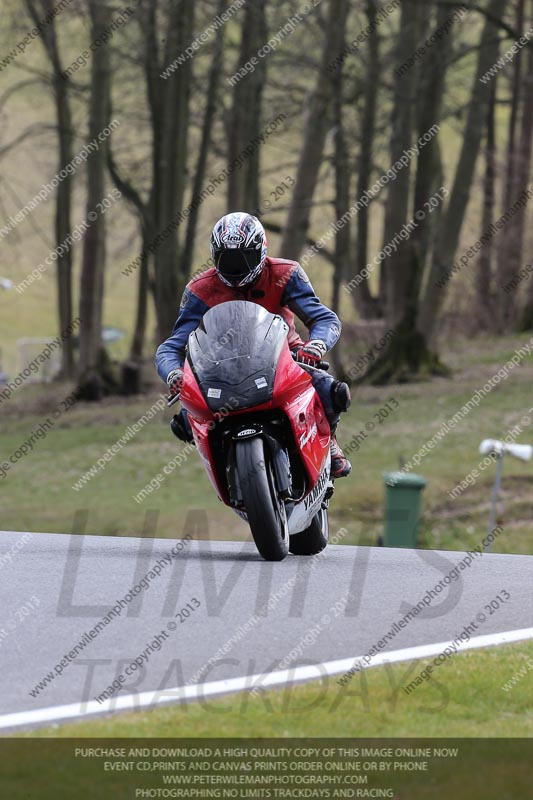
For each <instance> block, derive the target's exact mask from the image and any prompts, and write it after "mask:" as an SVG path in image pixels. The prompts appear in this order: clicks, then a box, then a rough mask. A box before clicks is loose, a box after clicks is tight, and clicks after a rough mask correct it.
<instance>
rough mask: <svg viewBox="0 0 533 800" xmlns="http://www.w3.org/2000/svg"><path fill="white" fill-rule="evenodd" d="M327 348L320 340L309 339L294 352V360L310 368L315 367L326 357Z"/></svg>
mask: <svg viewBox="0 0 533 800" xmlns="http://www.w3.org/2000/svg"><path fill="white" fill-rule="evenodd" d="M327 350H328V348H327V347H326V345H325V344H324V342H323V341H322V340H321V339H311V340H310V341H308V342H306V343H305V344H303V345H302V346H301V347H299V348H298V350H297V351H296V360H297V361H299V362H300V363H301V364H308V365H309V366H310V367H317V366H318V365H319V364H320V362H321V361H322V359H323V357H324V356H325V355H326V353H327Z"/></svg>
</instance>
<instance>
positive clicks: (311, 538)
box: [289, 508, 329, 556]
mask: <svg viewBox="0 0 533 800" xmlns="http://www.w3.org/2000/svg"><path fill="white" fill-rule="evenodd" d="M328 539H329V520H328V510H327V508H321V509H320V511H319V512H318V513H317V514H316V515H315V516H314V517H313V519H312V520H311V524H310V525H309V527H308V528H306V529H305V530H304V531H302V532H301V533H294V534H293V535H292V536H291V537H290V544H289V550H290V551H291V553H294V555H295V556H314V555H316V554H317V553H321V552H322V550H324V548H325V546H326V545H327V543H328Z"/></svg>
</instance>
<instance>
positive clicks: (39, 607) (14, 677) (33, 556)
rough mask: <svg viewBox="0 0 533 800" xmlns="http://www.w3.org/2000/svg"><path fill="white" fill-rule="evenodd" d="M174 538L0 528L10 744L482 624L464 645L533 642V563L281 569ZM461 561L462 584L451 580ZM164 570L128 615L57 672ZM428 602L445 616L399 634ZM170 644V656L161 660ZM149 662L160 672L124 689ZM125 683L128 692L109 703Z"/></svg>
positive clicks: (436, 641)
mask: <svg viewBox="0 0 533 800" xmlns="http://www.w3.org/2000/svg"><path fill="white" fill-rule="evenodd" d="M176 542H179V540H176V541H173V540H168V539H138V538H126V537H124V538H113V537H99V536H68V535H62V534H38V533H34V534H22V533H10V532H0V665H1V667H0V668H1V674H2V681H1V682H0V732H1V733H3V734H10V733H12V732H14V731H16V730H18V729H21V728H26V727H32V726H38V725H45V724H50V723H51V722H58V721H61V720H69V719H77V718H80V717H84V716H93V715H98V714H103V713H109V712H110V711H116V710H125V709H132V708H138V707H146V706H149V705H152V704H153V703H167V702H179V701H180V700H181V701H183V698H188V699H197V700H198V699H200V700H202V699H203V698H204V697H207V696H210V695H216V694H219V693H222V692H227V691H235V690H243V689H247V688H248V689H249V688H251V687H252V686H255V685H257V684H259V685H261V686H263V687H268V686H275V685H282V684H286V683H287V682H299V681H301V680H308V679H312V678H315V679H316V678H317V677H319V676H320V675H322V676H324V675H329V676H335V677H333V678H331V677H330V678H329V679H330V680H332V681H334V680H336V679H338V677H339V674H340V673H343V672H345V671H346V669H347V668H349V666H350V664H352V663H353V661H354V659H355V658H357V657H361V656H363V655H365V654H367V653H368V652H369V650H370V649H371V648H372V647H373V646H374V645H376V643H378V642H379V641H380V640H381V642H382V644H381V645H380V646H379V648H378V650H377V652H376V655H375V657H374V658H373V659H372V661H371V663H370V666H374V665H377V664H379V663H384V662H386V661H390V662H395V661H402V660H406V659H410V658H413V657H415V656H417V657H418V656H424V655H431V654H432V653H434V654H437V653H440V652H441V651H442V649H443V648H444V647H445V646H446V643H448V642H451V641H452V640H454V639H456V637H458V636H459V635H460V634H461V632H462V631H464V629H465V626H466V625H469V624H470V623H471V622H476V626H477V627H476V631H475V633H473V634H472V638H471V639H470V641H469V642H467V641H466V636H465V637H464V641H463V642H462V643H461V645H460V647H461V649H462V648H463V647H464V648H465V649H467V648H469V647H476V646H484V645H491V644H499V643H502V642H505V641H518V640H522V639H526V638H533V628H531V627H530V626H531V601H532V599H533V556H514V555H496V554H487V553H484V554H478V555H476V556H472V557H471V559H470V561H468V557H467V555H466V554H464V553H459V552H438V551H422V550H402V549H389V548H368V547H349V546H342V545H330V546H329V547H328V548H327V550H326V551H325V553H323V554H321V555H320V556H319V557H314V558H305V557H295V556H289V557H288V558H287V559H286V560H285V561H283V562H281V563H275V564H269V563H266V562H264V561H262V560H261V558H260V557H259V555H258V554H257V552H256V550H255V547H254V545H253V544H252V543H250V542H245V543H237V542H217V541H192V540H191V541H183V542H181V544H179V545H178V548H177V549H178V550H179V551H180V552H179V553H178V554H177V555H176V554H175V555H173V556H170V554H171V550H172V548H173V547H174V546H175V545H176ZM169 556H170V558H168V557H169ZM465 559H466V562H468V564H466V562H465ZM459 562H463V563H464V564H465V567H466V568H465V569H464V570H462V571H460V570H457V571H456V572H455V573H454V574H455V575H458V576H459V578H458V579H457V580H454V579H450V578H445V576H446V575H448V576H449V575H450V573H451V571H452V570H454V567H456V566H457V565H458V563H459ZM157 563H159V565H160V570H159V574H154V573H153V572H152V573H151V574H152V576H153V577H151V578H150V579H149V580H148V581H145V585H144V587H143V586H141V591H140V592H139V593H138V594H137V595H135V596H134V595H133V594H130V595H129V597H130V600H129V601H127V602H126V601H125V602H124V606H123V608H122V609H121V613H120V616H117V617H114V618H112V619H111V621H110V622H109V624H107V625H105V626H101V630H100V632H98V633H97V635H96V636H95V637H94V638H90V637H85V641H86V642H87V643H86V645H85V646H84V647H83V648H82V649H80V652H79V654H74V657H73V658H72V659H71V660H67V661H64V662H63V663H64V666H63V667H61V666H59V667H58V669H57V670H56V669H55V667H56V665H60V662H61V660H62V659H64V658H65V656H66V655H67V654H69V652H72V651H73V647H74V646H75V645H77V644H78V643H80V640H82V638H83V636H84V633H86V632H90V631H93V630H94V627H95V626H96V625H97V623H98V622H99V621H100V620H101V619H102V618H103V617H105V616H106V615H107V614H108V612H109V610H110V609H111V608H112V607H113V606H114V605H115V604H116V603H117V601H118V600H120V599H123V600H124V599H125V598H126V597H127V596H128V593H129V592H130V591H131V590H132V588H134V587H136V586H137V587H138V586H140V585H141V584H140V581H141V580H142V579H143V577H145V576H147V575H148V574H149V573H150V570H151V568H152V567H153V566H154V565H156V564H157ZM163 565H164V566H163ZM441 581H442V582H443V586H444V588H442V590H440V591H439V592H438V593H437V592H436V590H435V587H436V586H437V585H438V584H439V582H441ZM444 584H445V585H444ZM429 591H433V592H434V593H435V597H434V598H433V599H432V600H431V604H430V605H429V606H428V607H427V608H426V607H425V606H424V610H423V611H421V612H420V613H419V614H417V615H416V616H415V617H414V618H412V619H410V620H409V621H408V622H407V623H406V624H404V625H402V626H401V627H400V626H399V625H398V622H399V621H400V620H401V619H402V618H404V616H405V614H406V613H407V612H408V610H409V609H410V608H412V607H413V606H416V605H417V604H419V602H420V601H421V600H422V598H423V597H424V596H426V597H427V596H428V595H427V594H426V593H427V592H429ZM507 594H508V595H509V596H510V597H509V599H504V598H505V597H506V595H507ZM497 596H500V601H495V602H494V603H493V606H498V607H497V608H496V609H495V610H494V608H493V610H491V609H490V608H487V606H490V604H491V601H493V600H495V598H496V597H497ZM193 598H196V599H193ZM269 600H270V608H268V607H267V604H268V603H269ZM182 609H186V610H188V612H189V614H188V615H187V614H186V613H185V611H183V612H182ZM178 612H180V613H181V616H178V617H177V616H176V614H177V613H178ZM393 630H394V631H395V632H394V633H392V631H393ZM387 632H389V637H386V636H385V634H386V633H387ZM156 636H159V640H160V643H161V649H159V650H157V649H156V648H157V646H158V645H153V647H152V649H151V651H148V650H147V648H148V646H149V645H150V644H151V643H152V644H153V642H154V640H155V637H156ZM384 639H385V643H384V644H383V640H384ZM217 651H218V653H217ZM291 651H292V654H291ZM143 652H144V653H145V656H146V658H148V661H146V660H145V659H142V666H140V667H139V668H138V669H136V670H134V671H132V670H130V673H129V676H128V677H127V678H126V677H125V674H124V673H125V670H126V669H128V668H129V665H130V664H131V662H133V661H134V659H136V658H138V657H139V656H140V654H142V653H143ZM215 654H216V655H217V662H216V664H213V662H211V663H210V659H212V658H213V657H214V656H215ZM49 673H54V678H53V679H52V680H50V681H49V682H48V683H47V684H46V685H45V686H44V687H43V688H41V689H40V690H39V691H38V692H36V689H35V687H36V685H37V684H38V683H39V682H40V681H42V680H43V678H44V677H45V676H46V675H47V674H49ZM58 673H60V674H58ZM118 675H123V676H124V680H123V682H122V684H121V691H120V692H117V693H115V694H114V695H113V696H112V697H110V698H109V699H107V700H106V701H105V702H102V703H98V701H97V700H95V698H96V697H97V696H98V695H101V693H102V692H104V691H105V690H106V689H107V687H108V686H109V685H110V684H111V683H112V682H113V681H114V680H115V679H116V678H117V676H118ZM260 675H268V678H266V679H265V678H260V679H258V678H257V677H254V676H260ZM199 676H202V677H199ZM165 690H166V692H165ZM31 691H33V692H34V693H35V696H32V694H31V693H30V692H31ZM117 698H118V699H117Z"/></svg>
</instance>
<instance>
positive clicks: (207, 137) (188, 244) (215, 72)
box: [180, 0, 227, 281]
mask: <svg viewBox="0 0 533 800" xmlns="http://www.w3.org/2000/svg"><path fill="white" fill-rule="evenodd" d="M226 4H227V0H219V5H218V14H219V15H220V14H222V13H223V12H224V9H225V8H226ZM223 45H224V28H223V27H222V26H220V27H219V28H218V30H217V32H216V38H215V44H214V50H213V60H212V61H211V67H210V69H209V76H208V79H207V97H206V104H205V112H204V119H203V124H202V139H201V142H200V151H199V153H198V161H197V163H196V171H195V174H194V182H193V187H192V195H191V197H192V201H191V213H190V214H189V219H188V222H187V234H186V237H185V245H184V247H183V252H182V255H181V263H180V274H181V277H182V280H184V281H185V280H188V278H189V277H190V274H191V268H192V260H193V253H194V237H195V234H196V228H197V225H198V213H199V208H200V201H199V196H200V194H201V191H202V187H203V183H204V180H205V172H206V166H207V155H208V153H209V147H210V144H211V136H212V128H213V120H214V117H215V112H216V109H217V92H218V85H219V76H220V73H221V71H222V54H223Z"/></svg>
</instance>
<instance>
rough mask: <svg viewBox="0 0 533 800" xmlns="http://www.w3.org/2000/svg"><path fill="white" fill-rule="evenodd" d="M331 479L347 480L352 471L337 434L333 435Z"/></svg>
mask: <svg viewBox="0 0 533 800" xmlns="http://www.w3.org/2000/svg"><path fill="white" fill-rule="evenodd" d="M330 451H331V477H332V478H347V477H348V475H349V474H350V472H351V471H352V465H351V464H350V462H349V461H348V459H347V458H346V456H345V455H344V453H343V452H342V450H341V448H340V447H339V443H338V442H337V437H336V436H335V434H332V435H331V444H330Z"/></svg>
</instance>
